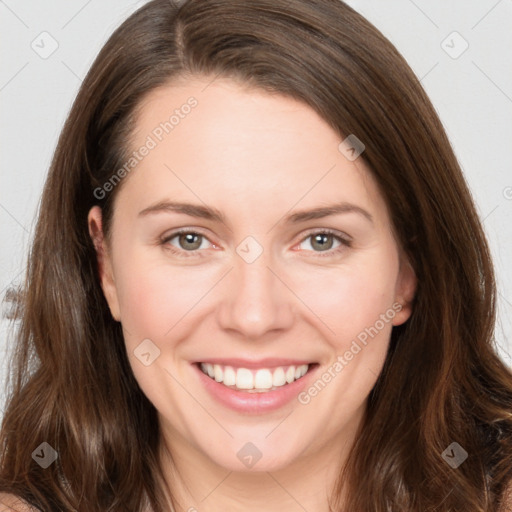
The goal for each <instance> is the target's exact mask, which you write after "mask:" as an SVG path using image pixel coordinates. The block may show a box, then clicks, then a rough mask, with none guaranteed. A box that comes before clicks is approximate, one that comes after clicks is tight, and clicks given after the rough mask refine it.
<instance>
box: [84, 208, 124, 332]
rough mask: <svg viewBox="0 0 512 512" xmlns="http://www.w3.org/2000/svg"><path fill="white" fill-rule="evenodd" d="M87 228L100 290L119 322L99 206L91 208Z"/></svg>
mask: <svg viewBox="0 0 512 512" xmlns="http://www.w3.org/2000/svg"><path fill="white" fill-rule="evenodd" d="M87 224H88V227H89V236H90V237H91V240H92V242H93V244H94V248H95V250H96V261H97V263H98V274H99V276H100V284H101V289H102V290H103V295H104V296H105V299H106V300H107V303H108V306H109V308H110V313H111V314H112V317H113V318H114V320H116V321H118V322H119V321H120V320H121V315H120V312H119V301H118V299H117V289H116V286H115V280H114V274H113V271H112V261H111V257H110V254H109V251H108V250H107V246H106V242H105V238H104V235H103V224H102V212H101V208H100V207H99V206H93V207H92V208H91V210H90V211H89V215H88V216H87Z"/></svg>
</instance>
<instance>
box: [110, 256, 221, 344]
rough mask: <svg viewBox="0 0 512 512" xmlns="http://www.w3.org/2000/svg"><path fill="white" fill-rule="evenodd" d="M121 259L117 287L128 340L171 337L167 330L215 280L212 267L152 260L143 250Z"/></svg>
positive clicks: (180, 318)
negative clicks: (171, 263)
mask: <svg viewBox="0 0 512 512" xmlns="http://www.w3.org/2000/svg"><path fill="white" fill-rule="evenodd" d="M126 254H127V253H126ZM120 263H121V264H120V265H118V268H119V269H120V270H119V272H118V273H116V289H117V293H118V299H119V305H120V311H121V320H122V323H123V328H124V329H125V331H126V332H127V333H129V338H131V341H130V343H134V342H136V341H137V340H138V339H139V338H141V339H143V338H150V339H155V340H162V339H163V338H166V339H172V336H171V337H169V336H168V335H169V333H170V331H171V330H172V329H173V328H174V326H176V325H177V324H178V323H180V322H181V321H182V320H185V319H186V315H187V314H189V313H190V312H191V311H192V310H193V309H194V308H195V307H197V305H198V301H199V300H200V299H201V297H202V296H203V295H204V294H205V293H206V292H207V290H208V288H211V284H209V283H213V282H214V280H213V279H212V278H211V276H210V274H211V273H212V272H211V270H210V271H206V270H205V269H200V267H180V266H172V265H169V264H166V263H165V261H164V262H162V261H159V262H158V263H155V262H152V261H151V259H150V258H147V257H144V255H143V254H142V255H140V256H139V257H137V256H134V257H132V258H123V262H120ZM127 341H128V340H127Z"/></svg>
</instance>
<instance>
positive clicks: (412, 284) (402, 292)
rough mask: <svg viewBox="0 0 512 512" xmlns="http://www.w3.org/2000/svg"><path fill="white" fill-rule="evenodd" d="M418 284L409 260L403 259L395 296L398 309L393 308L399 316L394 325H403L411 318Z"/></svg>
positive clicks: (396, 317)
mask: <svg viewBox="0 0 512 512" xmlns="http://www.w3.org/2000/svg"><path fill="white" fill-rule="evenodd" d="M417 284H418V283H417V278H416V273H415V272H414V269H413V268H412V265H411V264H410V262H409V260H408V259H406V258H404V259H401V262H400V272H399V276H398V280H397V286H396V294H395V304H396V307H395V305H394V306H393V308H394V309H395V310H396V311H397V314H396V315H395V317H394V318H393V325H401V324H403V323H404V322H406V321H407V320H408V319H409V317H410V316H411V314H412V303H413V300H414V296H415V294H416V288H417Z"/></svg>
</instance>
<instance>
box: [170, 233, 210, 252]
mask: <svg viewBox="0 0 512 512" xmlns="http://www.w3.org/2000/svg"><path fill="white" fill-rule="evenodd" d="M173 240H176V242H175V243H173ZM207 241H208V239H207V238H206V236H205V235H203V234H201V233H198V232H197V231H192V230H186V229H181V230H179V231H175V232H174V233H171V234H170V235H168V236H165V237H164V238H163V239H162V240H161V242H160V243H161V244H162V245H164V246H165V247H166V248H167V249H169V250H170V251H171V252H173V253H175V254H178V255H179V256H184V257H188V256H195V255H196V254H194V253H196V252H198V249H208V245H206V246H205V244H204V243H205V242H207ZM208 243H210V244H211V242H208ZM211 245H212V246H213V244H211ZM187 252H188V253H190V254H187Z"/></svg>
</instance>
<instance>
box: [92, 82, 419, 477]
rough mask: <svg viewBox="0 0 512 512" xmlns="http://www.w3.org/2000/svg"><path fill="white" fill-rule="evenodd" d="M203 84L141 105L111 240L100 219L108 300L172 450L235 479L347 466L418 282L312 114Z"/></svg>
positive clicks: (350, 166)
mask: <svg viewBox="0 0 512 512" xmlns="http://www.w3.org/2000/svg"><path fill="white" fill-rule="evenodd" d="M208 83H209V82H208V81H206V79H197V80H196V81H195V82H187V84H180V85H173V86H165V87H162V88H160V89H158V90H155V91H153V92H152V93H151V94H150V95H149V96H148V97H147V98H146V100H145V101H144V102H143V104H142V105H141V114H140V118H139V120H138V123H137V126H136V127H135V137H134V140H133V146H132V148H131V149H132V151H136V152H137V155H135V156H134V158H136V160H137V165H136V166H135V167H133V169H132V168H130V167H129V166H128V167H127V168H126V169H130V171H129V172H128V173H127V176H125V177H124V178H122V179H123V180H125V182H124V183H123V184H122V189H121V190H120V191H119V194H118V196H117V198H116V201H115V207H114V215H113V221H112V230H111V239H110V241H109V243H108V244H104V243H102V235H101V210H100V209H99V208H98V207H95V208H93V209H92V210H91V212H90V214H89V228H90V232H91V236H92V237H93V238H94V239H95V241H96V247H97V249H98V259H99V268H100V275H101V280H102V287H103V290H104V293H105V296H106V298H107V301H108V303H109V306H110V309H111V312H112V314H113V316H114V318H116V319H117V320H119V321H120V322H121V323H122V326H123V332H124V337H125V341H126V349H127V353H128V357H129V360H130V364H131V367H132V369H133V373H134V374H135V377H136V379H137V381H138V382H139V384H140V387H141V389H142V390H143V392H144V393H145V394H146V396H147V397H148V399H149V400H150V401H151V402H152V403H153V404H154V406H155V407H156V409H157V411H158V413H159V417H160V421H161V425H162V429H163V432H164V436H165V439H166V441H167V443H168V444H169V445H170V446H171V447H172V448H175V449H176V450H177V451H180V450H181V453H183V454H187V455H188V456H191V455H190V454H192V453H193V454H194V457H196V458H198V460H208V461H209V462H210V463H212V462H213V463H215V464H217V465H220V466H222V467H224V468H227V469H229V470H232V471H244V470H249V469H250V468H252V467H253V465H254V467H255V469H256V470H261V471H269V470H276V469H279V468H284V467H287V466H289V465H292V464H294V463H297V462H299V461H301V460H302V461H304V460H308V458H310V457H314V456H316V455H318V454H321V453H323V454H332V456H333V457H338V458H339V455H340V454H341V452H342V451H343V450H344V447H345V443H346V442H347V440H348V439H350V438H351V436H353V435H354V432H355V429H356V428H357V426H358V424H359V422H360V420H361V417H362V413H363V410H364V407H365V403H366V399H367V397H368V394H369V393H370V391H371V389H372V387H373V386H374V384H375V382H376V380H377V377H378V375H379V373H380V371H381V369H382V366H383V363H384V360H385V357H386V351H387V348H388V342H389V337H390V333H391V329H392V326H393V325H398V324H401V323H403V322H405V321H406V320H407V318H408V317H409V315H410V306H409V302H410V301H411V300H412V296H413V293H414V286H415V278H414V274H413V272H412V270H411V268H410V266H409V265H408V264H407V263H406V262H405V261H402V258H401V256H400V251H399V248H398V246H397V243H396V241H395V239H394V237H393V233H392V226H391V224H390V219H389V216H388V212H387V209H386V205H385V203H384V200H383V198H382V196H381V194H380V193H379V190H378V188H377V186H376V183H375V181H374V179H373V178H372V176H371V174H370V172H369V170H368V169H367V167H366V166H365V164H364V163H363V161H362V158H355V156H357V153H354V152H353V151H352V152H351V151H350V150H348V151H347V149H346V148H345V149H344V150H343V146H342V148H341V150H340V148H339V145H340V143H341V142H342V139H340V138H339V137H338V136H337V135H336V133H335V132H334V131H333V130H332V129H331V128H330V127H329V126H328V124H327V123H326V122H325V121H323V120H322V119H321V118H320V117H319V116H318V115H317V114H316V113H315V112H314V111H313V110H312V109H311V108H310V107H308V106H307V105H305V104H302V103H300V102H297V101H295V100H292V99H290V98H288V97H284V96H280V95H270V94H267V93H265V92H260V91H255V90H249V89H247V88H242V87H241V86H239V85H236V84H235V83H234V82H232V81H228V80H224V79H223V80H216V81H215V82H213V83H209V85H208ZM191 97H193V98H194V99H193V100H190V98H191ZM187 101H188V102H187ZM187 105H188V107H187ZM173 114H174V118H173V119H171V121H170V122H169V118H170V116H172V115H173ZM166 122H167V124H165V123H166ZM161 123H162V124H161ZM363 142H364V141H363ZM144 146H145V147H146V148H147V150H143V149H141V148H142V147H144ZM358 149H360V148H358ZM354 158H355V159H354ZM133 163H134V162H132V164H133ZM122 174H123V173H121V176H122ZM107 187H108V185H107ZM178 230H184V231H185V234H181V235H180V234H178V233H177V232H178ZM306 369H307V373H305V374H304V372H305V371H306ZM204 372H206V373H208V372H209V373H210V375H212V376H213V377H211V376H209V375H206V374H205V373H204ZM255 388H256V389H255ZM258 459H259V460H258Z"/></svg>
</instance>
